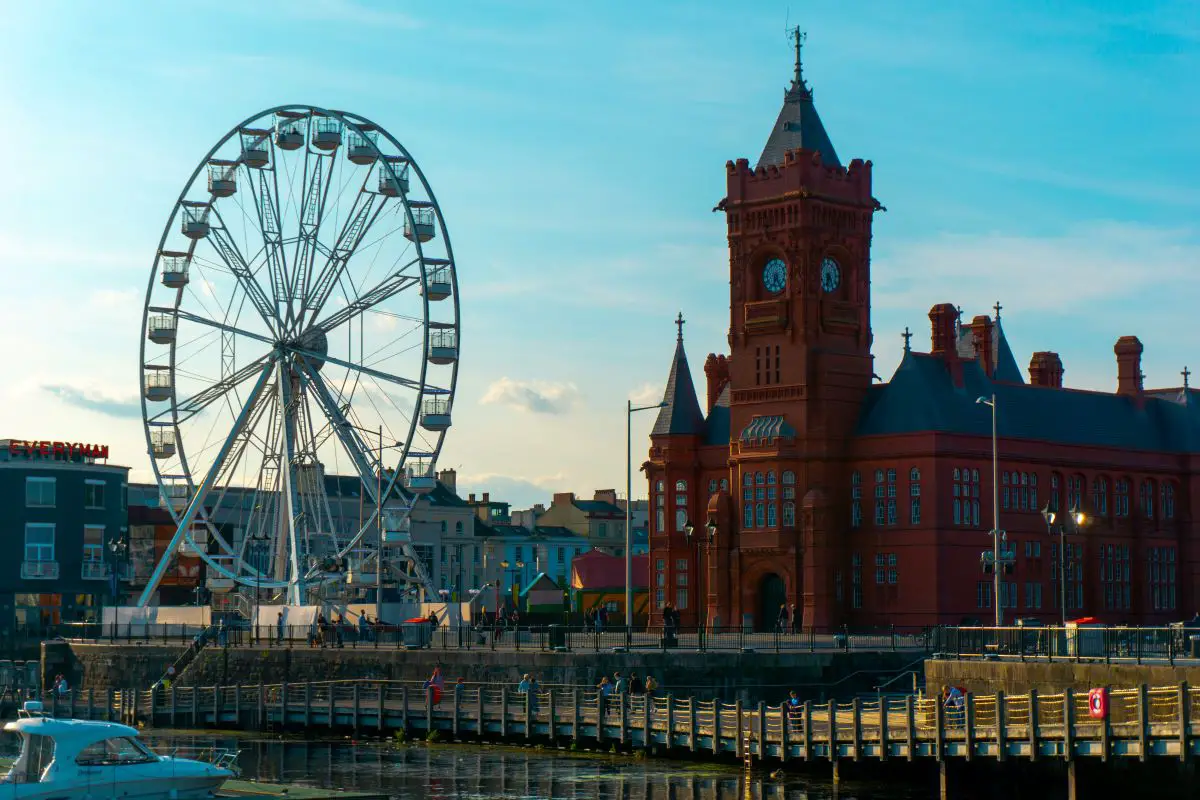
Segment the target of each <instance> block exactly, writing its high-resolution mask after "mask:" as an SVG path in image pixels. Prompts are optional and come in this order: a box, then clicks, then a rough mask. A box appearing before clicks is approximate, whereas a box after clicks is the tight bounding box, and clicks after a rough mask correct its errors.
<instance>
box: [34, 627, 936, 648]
mask: <svg viewBox="0 0 1200 800" xmlns="http://www.w3.org/2000/svg"><path fill="white" fill-rule="evenodd" d="M935 633H936V629H931V628H930V629H913V628H909V629H904V628H899V627H890V628H883V629H874V630H866V631H860V630H853V629H850V628H845V627H843V628H833V629H827V630H815V629H804V630H798V631H795V632H793V631H753V630H750V629H747V628H744V627H738V628H676V629H667V628H662V627H650V628H635V629H632V630H627V629H626V628H624V627H623V626H620V627H612V626H610V627H607V628H603V629H600V630H597V629H596V628H594V627H580V626H568V625H534V626H519V627H510V626H502V627H495V626H491V625H488V626H465V625H464V626H459V627H453V626H444V625H443V626H439V627H436V628H435V627H434V626H433V625H432V624H430V623H406V624H403V625H381V626H368V627H359V626H357V625H351V624H348V623H347V624H344V625H336V624H327V625H325V626H316V625H298V626H287V625H284V626H277V625H269V626H268V625H259V626H257V627H250V626H240V627H239V626H229V627H223V626H213V625H210V626H201V625H181V624H180V625H167V624H100V623H77V624H65V625H62V626H60V627H59V628H58V630H57V631H56V635H57V636H58V637H59V638H64V639H69V640H73V641H82V642H110V643H118V642H142V643H159V644H168V645H191V644H199V645H200V646H207V645H217V646H222V647H264V648H350V649H357V648H375V649H383V648H409V649H413V648H430V649H435V650H518V651H521V650H529V651H563V652H565V651H593V652H598V651H601V650H614V649H621V648H624V649H631V650H632V649H636V650H655V649H662V650H685V651H687V650H690V651H700V652H705V651H710V650H719V651H744V652H795V651H810V652H816V651H830V650H843V651H876V652H878V651H920V652H931V651H932V648H933V645H934V641H935V639H934V637H935Z"/></svg>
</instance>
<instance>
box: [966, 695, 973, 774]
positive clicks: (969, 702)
mask: <svg viewBox="0 0 1200 800" xmlns="http://www.w3.org/2000/svg"><path fill="white" fill-rule="evenodd" d="M964 701H965V702H964V703H963V738H964V739H965V740H966V745H967V761H970V760H971V757H972V756H974V755H975V695H974V694H972V693H971V692H967V696H966V697H965V698H964Z"/></svg>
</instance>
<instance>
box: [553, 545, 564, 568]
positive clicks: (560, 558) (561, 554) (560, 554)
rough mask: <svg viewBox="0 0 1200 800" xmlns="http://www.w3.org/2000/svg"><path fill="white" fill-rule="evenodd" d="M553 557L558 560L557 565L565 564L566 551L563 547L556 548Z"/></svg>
mask: <svg viewBox="0 0 1200 800" xmlns="http://www.w3.org/2000/svg"><path fill="white" fill-rule="evenodd" d="M555 551H556V552H555V556H557V558H558V563H560V564H562V563H565V562H566V560H567V549H566V548H565V547H556V548H555Z"/></svg>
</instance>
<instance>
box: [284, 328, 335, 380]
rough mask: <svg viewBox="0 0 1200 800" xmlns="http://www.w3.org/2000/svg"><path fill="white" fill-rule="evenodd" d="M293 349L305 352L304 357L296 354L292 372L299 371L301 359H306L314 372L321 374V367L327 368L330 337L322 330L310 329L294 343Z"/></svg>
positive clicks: (292, 344)
mask: <svg viewBox="0 0 1200 800" xmlns="http://www.w3.org/2000/svg"><path fill="white" fill-rule="evenodd" d="M285 347H286V345H285ZM291 347H292V348H294V349H296V350H302V351H303V352H304V355H303V356H301V355H300V354H296V356H295V357H294V360H293V365H292V372H298V371H299V364H298V363H297V362H299V360H300V359H301V358H304V359H305V360H306V361H307V362H308V365H309V366H310V367H311V368H312V369H313V370H314V371H317V372H319V371H320V370H321V367H323V366H325V356H327V355H329V337H328V336H326V335H325V331H323V330H321V329H320V328H309V329H308V330H306V331H305V332H304V333H302V334H300V335H299V336H297V337H296V338H295V339H294V340H293V341H292V343H291Z"/></svg>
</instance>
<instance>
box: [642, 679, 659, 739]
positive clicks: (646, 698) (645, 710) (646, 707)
mask: <svg viewBox="0 0 1200 800" xmlns="http://www.w3.org/2000/svg"><path fill="white" fill-rule="evenodd" d="M653 706H654V698H653V697H651V696H650V694H649V693H647V694H644V695H642V749H643V750H645V751H646V752H647V753H649V752H650V751H651V750H652V749H654V745H655V744H656V742H655V741H654V721H653V719H652V715H651V712H652V711H653V710H654V709H653Z"/></svg>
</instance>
